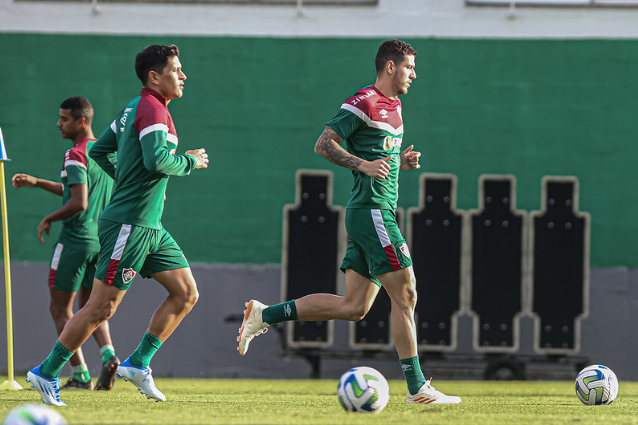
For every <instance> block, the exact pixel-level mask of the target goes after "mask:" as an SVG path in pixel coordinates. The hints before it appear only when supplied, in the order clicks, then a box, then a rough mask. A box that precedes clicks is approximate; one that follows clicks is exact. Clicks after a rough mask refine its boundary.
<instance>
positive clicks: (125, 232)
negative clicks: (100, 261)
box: [111, 224, 131, 261]
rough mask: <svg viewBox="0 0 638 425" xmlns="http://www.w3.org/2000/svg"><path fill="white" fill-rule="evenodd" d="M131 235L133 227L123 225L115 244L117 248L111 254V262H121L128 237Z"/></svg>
mask: <svg viewBox="0 0 638 425" xmlns="http://www.w3.org/2000/svg"><path fill="white" fill-rule="evenodd" d="M130 235H131V225H130V224H122V227H121V228H120V234H119V235H118V237H117V242H115V247H114V248H113V254H111V260H116V261H120V260H121V259H122V254H123V253H124V247H125V246H126V241H127V240H128V237H129V236H130Z"/></svg>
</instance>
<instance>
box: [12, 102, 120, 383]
mask: <svg viewBox="0 0 638 425" xmlns="http://www.w3.org/2000/svg"><path fill="white" fill-rule="evenodd" d="M92 121H93V106H92V105H91V102H89V100H88V99H87V98H85V97H81V96H76V97H71V98H69V99H66V100H65V101H64V102H62V104H61V105H60V118H59V119H58V123H57V125H58V129H59V130H60V134H61V135H62V137H63V138H65V139H69V140H71V141H72V142H73V147H72V148H71V149H69V150H67V151H66V153H65V155H64V162H63V164H62V173H61V180H62V182H61V183H59V182H54V181H50V180H45V179H40V178H37V177H33V176H31V175H28V174H16V175H14V176H13V179H12V183H13V187H14V188H16V189H19V188H21V187H28V188H32V187H39V188H41V189H44V190H46V191H48V192H51V193H54V194H56V195H58V196H61V197H62V202H63V205H62V208H60V209H58V210H55V211H53V212H52V213H51V214H49V215H47V216H46V217H44V218H43V219H42V221H41V222H40V224H39V225H38V230H37V232H38V239H39V240H40V242H41V243H42V244H44V236H43V233H46V234H47V235H48V234H49V232H50V230H51V223H53V222H56V221H62V230H61V231H60V236H58V241H57V243H56V245H55V249H54V251H53V258H52V259H51V268H50V270H49V294H50V298H51V303H50V306H49V310H50V312H51V316H52V317H53V322H54V323H55V328H56V330H57V332H58V335H60V333H62V329H64V326H65V325H66V323H67V322H68V321H69V319H70V318H71V317H72V316H73V301H74V300H75V296H76V294H79V298H78V306H79V307H80V308H82V307H83V306H84V304H86V302H87V301H88V299H89V295H90V294H91V288H92V286H93V276H94V274H95V264H96V262H97V255H98V252H99V251H100V242H99V240H98V236H97V221H98V218H99V217H100V214H101V213H102V210H104V207H105V206H106V204H107V203H108V201H109V199H110V197H111V192H112V190H113V179H111V178H110V177H109V176H108V175H106V173H105V172H104V171H102V169H101V168H100V167H98V165H97V164H96V163H95V161H93V160H92V159H90V158H89V157H88V151H89V149H91V147H92V146H93V144H94V143H95V140H96V139H95V137H94V136H93V130H92V128H91V123H92ZM93 337H94V338H95V341H96V342H97V344H98V346H99V348H100V354H101V355H102V372H101V374H100V378H99V379H98V381H97V385H96V386H95V389H97V390H110V389H111V387H112V386H113V382H114V380H115V373H116V371H117V367H118V366H119V365H120V360H119V359H118V358H117V356H116V355H115V349H114V348H113V342H112V341H111V335H110V332H109V323H108V322H107V321H105V322H104V323H103V324H102V325H101V326H100V327H99V328H97V329H96V330H95V332H94V333H93ZM69 362H70V363H71V370H72V371H73V376H72V377H71V378H70V379H69V380H68V381H67V383H66V384H65V385H64V386H63V387H62V389H66V388H77V389H85V390H92V389H93V388H94V386H93V382H92V381H91V375H90V374H89V370H88V368H87V366H86V362H85V361H84V356H83V355H82V349H81V348H78V350H77V351H76V353H75V354H74V355H73V357H71V360H70V361H69Z"/></svg>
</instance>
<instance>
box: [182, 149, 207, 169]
mask: <svg viewBox="0 0 638 425" xmlns="http://www.w3.org/2000/svg"><path fill="white" fill-rule="evenodd" d="M186 154H187V155H193V156H194V157H195V163H196V164H197V165H195V168H196V169H197V168H208V154H207V153H206V149H204V148H201V149H193V150H192V151H186Z"/></svg>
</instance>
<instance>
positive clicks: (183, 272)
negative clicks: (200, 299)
mask: <svg viewBox="0 0 638 425" xmlns="http://www.w3.org/2000/svg"><path fill="white" fill-rule="evenodd" d="M158 236H159V242H158V244H157V246H156V247H155V249H154V251H153V252H151V253H149V254H148V256H147V257H146V261H145V262H144V267H143V268H142V270H141V271H140V274H141V275H142V276H143V277H152V278H153V279H155V280H156V281H158V282H159V283H160V284H161V285H162V286H164V287H165V288H166V290H167V291H168V293H169V294H171V295H177V296H182V297H186V298H192V297H197V284H196V283H195V278H194V277H193V273H192V271H191V269H190V265H189V264H188V260H186V257H185V256H184V253H183V252H182V249H181V248H180V247H179V245H178V244H177V242H176V241H175V239H173V237H172V236H171V235H170V233H168V232H167V231H166V230H165V229H161V230H160V231H159V233H158Z"/></svg>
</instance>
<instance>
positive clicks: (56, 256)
mask: <svg viewBox="0 0 638 425" xmlns="http://www.w3.org/2000/svg"><path fill="white" fill-rule="evenodd" d="M96 256H97V253H96V252H92V251H86V250H82V249H75V248H73V247H72V246H69V245H68V244H62V243H57V244H56V246H55V249H54V251H53V256H52V258H51V265H50V268H49V288H52V289H56V290H58V291H63V292H76V291H77V290H78V289H79V288H80V286H81V285H87V284H88V285H89V287H90V284H91V282H92V281H93V277H94V272H95V266H94V261H95V257H96Z"/></svg>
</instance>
